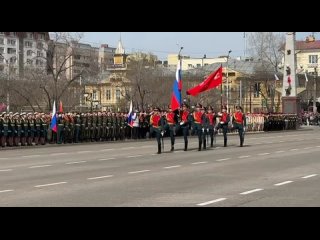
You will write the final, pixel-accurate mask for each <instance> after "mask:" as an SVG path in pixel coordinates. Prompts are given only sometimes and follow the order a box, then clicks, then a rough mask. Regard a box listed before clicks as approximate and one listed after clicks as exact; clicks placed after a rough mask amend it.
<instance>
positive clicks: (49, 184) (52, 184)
mask: <svg viewBox="0 0 320 240" xmlns="http://www.w3.org/2000/svg"><path fill="white" fill-rule="evenodd" d="M65 183H67V182H56V183H48V184H42V185H36V186H34V187H36V188H40V187H49V186H55V185H60V184H65Z"/></svg>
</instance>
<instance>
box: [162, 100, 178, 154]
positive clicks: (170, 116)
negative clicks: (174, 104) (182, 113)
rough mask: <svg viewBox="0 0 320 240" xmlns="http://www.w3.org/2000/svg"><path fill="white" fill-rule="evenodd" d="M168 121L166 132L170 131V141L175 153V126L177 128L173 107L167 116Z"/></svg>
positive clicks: (169, 108) (169, 109) (169, 107)
mask: <svg viewBox="0 0 320 240" xmlns="http://www.w3.org/2000/svg"><path fill="white" fill-rule="evenodd" d="M165 119H166V126H165V129H166V131H169V134H170V139H171V150H170V151H171V152H173V151H174V143H175V126H176V123H177V121H176V114H175V113H174V112H173V111H172V109H171V105H169V106H168V112H167V113H166V114H165Z"/></svg>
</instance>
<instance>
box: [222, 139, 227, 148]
mask: <svg viewBox="0 0 320 240" xmlns="http://www.w3.org/2000/svg"><path fill="white" fill-rule="evenodd" d="M223 146H224V147H226V146H227V139H224V145H223Z"/></svg>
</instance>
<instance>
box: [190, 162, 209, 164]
mask: <svg viewBox="0 0 320 240" xmlns="http://www.w3.org/2000/svg"><path fill="white" fill-rule="evenodd" d="M205 163H208V162H194V163H191V164H193V165H198V164H205Z"/></svg>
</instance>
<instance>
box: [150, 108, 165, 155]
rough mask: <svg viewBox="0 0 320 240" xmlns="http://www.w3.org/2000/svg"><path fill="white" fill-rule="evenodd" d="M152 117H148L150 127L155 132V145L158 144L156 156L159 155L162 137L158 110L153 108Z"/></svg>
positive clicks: (162, 127)
mask: <svg viewBox="0 0 320 240" xmlns="http://www.w3.org/2000/svg"><path fill="white" fill-rule="evenodd" d="M153 112H154V113H153V115H152V116H151V117H150V125H151V126H152V129H153V132H155V135H156V139H157V143H158V154H161V138H162V137H163V134H164V132H163V129H164V126H163V125H164V124H163V118H162V117H161V115H160V109H159V108H154V109H153Z"/></svg>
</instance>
